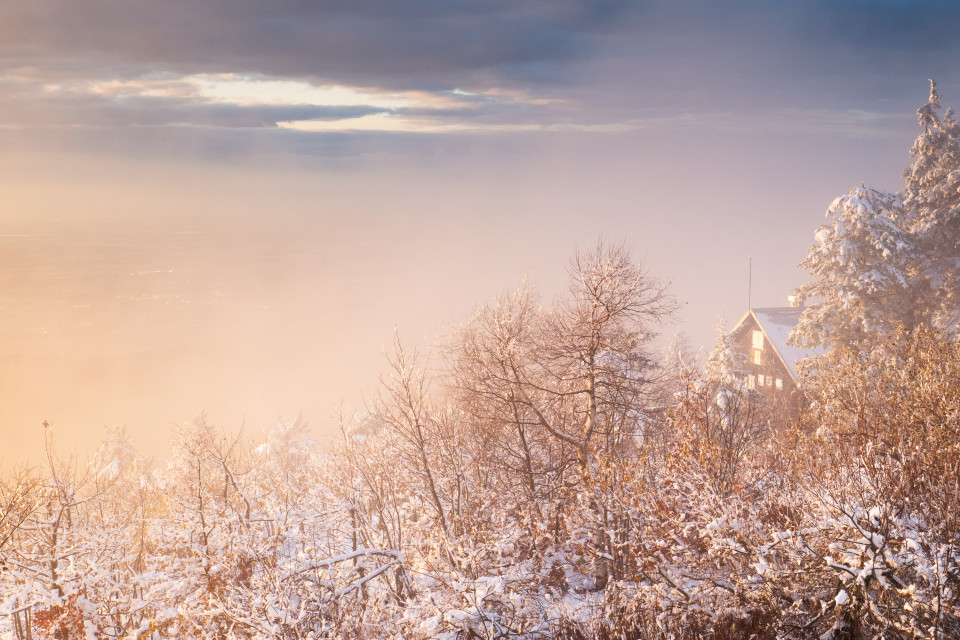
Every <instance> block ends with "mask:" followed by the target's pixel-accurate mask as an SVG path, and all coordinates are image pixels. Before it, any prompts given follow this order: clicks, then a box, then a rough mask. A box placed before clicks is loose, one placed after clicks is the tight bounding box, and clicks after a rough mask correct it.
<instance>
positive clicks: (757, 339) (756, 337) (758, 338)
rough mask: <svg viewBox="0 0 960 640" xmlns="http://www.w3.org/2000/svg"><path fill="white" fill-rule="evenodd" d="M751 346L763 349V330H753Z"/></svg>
mask: <svg viewBox="0 0 960 640" xmlns="http://www.w3.org/2000/svg"><path fill="white" fill-rule="evenodd" d="M753 348H754V349H763V331H754V332H753Z"/></svg>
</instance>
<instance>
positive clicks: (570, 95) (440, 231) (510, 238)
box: [0, 0, 960, 468]
mask: <svg viewBox="0 0 960 640" xmlns="http://www.w3.org/2000/svg"><path fill="white" fill-rule="evenodd" d="M957 33H960V4H958V3H956V2H953V1H938V0H929V1H928V0H899V1H897V0H822V1H821V0H813V1H805V2H800V1H787V0H776V1H771V0H767V1H763V2H761V1H753V2H733V1H728V0H697V1H684V0H673V1H659V0H655V1H643V0H632V1H629V0H590V1H586V0H583V1H580V0H527V1H525V2H516V1H515V0H456V1H455V0H404V2H386V1H384V0H376V1H374V0H369V1H367V0H349V1H348V0H310V1H308V0H271V1H269V2H268V1H264V0H259V1H258V0H191V1H190V2H185V1H182V0H168V1H167V2H146V1H141V0H123V1H121V0H88V1H86V2H83V3H79V2H75V1H72V0H31V1H30V2H0V318H2V322H0V465H2V466H5V467H8V468H9V467H12V466H16V465H22V464H33V463H36V462H38V461H39V460H40V459H41V457H42V452H43V441H44V436H45V433H47V432H50V433H53V434H55V438H56V442H57V447H58V449H59V450H61V451H63V452H66V453H67V454H69V453H70V452H75V453H76V455H77V456H78V457H79V458H84V457H85V456H87V455H89V453H90V452H91V451H92V450H93V449H94V448H95V447H96V444H97V443H98V441H99V440H100V439H101V438H102V437H103V435H104V433H105V431H104V429H105V428H106V427H109V428H117V427H121V426H123V427H125V428H126V429H127V431H128V433H129V434H130V436H131V437H132V439H133V441H134V443H135V444H137V445H138V447H139V448H140V450H141V451H142V452H143V453H145V454H148V455H158V456H162V455H165V453H166V452H167V451H168V443H169V441H170V438H171V437H172V435H173V434H174V432H175V430H176V427H177V425H178V424H182V423H184V422H185V421H188V420H190V419H192V418H193V417H195V416H196V415H198V413H199V412H201V411H205V412H206V414H207V416H208V419H209V420H210V421H211V422H213V423H215V424H217V425H220V426H221V427H223V428H224V429H226V430H229V431H236V430H238V429H240V428H243V429H244V431H245V432H246V433H247V434H248V435H251V436H252V437H254V438H256V437H257V436H258V435H259V434H260V433H261V431H262V429H264V428H269V427H271V426H272V425H273V424H275V423H276V421H277V420H292V419H294V418H296V417H297V415H298V414H302V416H303V419H304V420H306V421H307V422H308V423H309V424H310V425H312V428H313V431H314V433H315V434H316V435H317V437H318V438H325V437H327V436H330V435H332V434H334V433H335V432H336V424H337V420H336V417H335V416H336V414H337V413H338V411H340V412H343V413H344V414H345V415H347V416H349V415H352V414H353V413H355V412H357V411H360V410H362V408H363V406H364V402H365V399H368V398H371V397H373V396H374V395H375V393H376V385H377V380H378V376H379V375H380V373H381V371H383V370H384V365H385V362H386V360H385V355H384V352H385V351H386V350H389V348H390V345H391V343H392V341H393V339H394V335H395V334H396V335H399V336H400V337H401V339H402V340H403V341H404V342H405V343H406V344H409V345H416V346H418V347H419V348H420V349H421V351H423V352H424V353H430V352H431V351H432V350H434V348H435V346H436V345H437V344H439V343H442V342H443V341H444V340H445V339H446V337H447V336H449V335H450V333H451V331H453V328H454V327H455V326H456V324H457V323H462V322H465V321H466V320H468V319H469V317H470V314H471V313H472V312H473V310H474V309H475V308H476V307H477V306H478V305H483V304H487V303H489V302H491V301H493V300H494V299H495V298H496V296H497V295H499V294H501V293H503V292H505V291H508V290H510V289H512V288H513V287H515V286H517V285H518V284H519V283H520V282H521V281H522V280H523V279H524V278H526V279H527V281H528V282H530V283H531V284H532V285H534V286H535V287H536V288H538V289H539V290H540V291H541V292H542V294H543V296H544V298H545V299H551V298H553V297H555V296H558V295H560V294H561V293H562V292H563V289H564V284H565V280H566V277H567V273H566V267H567V263H568V261H569V259H570V257H571V256H572V255H573V253H574V252H575V251H576V250H577V249H578V248H580V249H584V248H590V247H591V246H593V245H594V244H595V243H596V242H597V241H598V240H600V239H605V240H608V241H614V242H624V243H626V245H627V246H628V247H630V249H631V250H632V252H633V255H634V257H635V258H636V259H637V260H638V261H642V262H643V264H644V266H645V269H646V270H647V272H648V273H649V274H650V277H651V278H658V279H662V280H664V281H668V282H669V283H670V291H671V292H672V293H673V295H675V296H676V298H677V299H678V300H679V301H680V303H681V308H680V311H679V312H678V313H677V315H676V316H675V317H674V318H672V319H671V321H670V322H668V323H665V324H664V326H663V327H660V330H661V331H662V332H663V333H664V334H665V335H666V334H670V333H673V332H675V331H678V330H681V331H683V332H685V334H686V335H687V336H688V337H689V340H690V343H691V345H692V346H693V347H694V348H696V347H700V346H703V347H704V348H705V349H707V350H709V348H710V346H711V344H712V341H713V336H714V327H715V326H716V324H717V321H718V318H720V317H721V316H722V317H725V318H726V321H727V322H728V324H733V323H735V322H736V321H737V320H738V319H739V318H740V317H741V316H742V315H743V313H744V312H745V311H746V308H747V298H748V279H749V272H748V264H749V263H750V261H751V258H752V264H753V273H752V289H751V291H750V295H751V298H752V302H753V305H754V306H780V305H783V304H785V303H786V297H787V295H788V294H789V293H790V291H791V290H792V289H793V288H794V287H796V286H798V285H800V284H801V283H802V282H803V281H804V274H803V273H802V272H800V271H799V270H798V269H797V267H796V265H797V264H798V263H799V262H800V261H801V260H802V258H803V256H804V255H805V254H806V250H807V248H808V247H809V246H810V244H811V243H812V241H813V234H814V231H815V230H816V228H817V227H818V226H819V225H820V224H821V223H822V221H823V215H824V212H825V211H826V208H827V205H828V204H829V203H830V201H831V200H833V199H834V198H836V197H838V196H840V195H843V194H845V193H846V192H847V191H848V190H849V189H850V188H852V187H855V186H859V185H860V184H866V185H868V186H873V187H876V188H879V189H884V190H891V191H895V190H897V189H899V188H900V186H901V184H902V182H901V177H900V173H901V171H902V170H903V168H904V167H906V166H907V165H908V164H909V161H910V158H909V149H910V145H911V144H912V141H913V139H914V138H915V137H916V136H917V135H918V133H919V127H918V125H917V122H916V113H915V111H916V109H917V107H919V106H921V105H922V104H924V103H925V102H926V99H927V96H928V92H929V84H928V78H934V79H936V81H937V83H938V84H937V86H938V89H939V91H940V93H941V94H942V95H943V104H944V105H945V106H949V105H951V104H957V105H960V67H958V66H957V65H956V63H955V62H956V60H957V56H958V54H960V39H958V38H957V37H956V34H957ZM44 421H47V422H48V424H49V425H51V426H50V427H49V428H46V429H45V428H44V427H43V422H44Z"/></svg>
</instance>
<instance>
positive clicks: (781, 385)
mask: <svg viewBox="0 0 960 640" xmlns="http://www.w3.org/2000/svg"><path fill="white" fill-rule="evenodd" d="M777 391H783V380H781V379H780V378H777Z"/></svg>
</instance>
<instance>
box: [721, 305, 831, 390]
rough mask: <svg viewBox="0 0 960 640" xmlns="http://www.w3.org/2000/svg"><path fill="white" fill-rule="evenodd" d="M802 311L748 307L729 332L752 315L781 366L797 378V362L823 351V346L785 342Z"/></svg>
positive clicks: (735, 330) (734, 330) (791, 308)
mask: <svg viewBox="0 0 960 640" xmlns="http://www.w3.org/2000/svg"><path fill="white" fill-rule="evenodd" d="M801 313H803V308H801V307H766V308H763V309H750V310H749V311H747V312H746V313H745V314H744V315H743V317H742V318H740V322H738V323H737V324H736V326H735V327H734V328H733V331H732V332H731V333H738V332H739V331H740V327H741V326H743V323H744V322H745V321H746V320H747V318H750V317H752V318H753V319H754V320H755V321H756V323H757V326H759V327H760V330H761V331H763V334H764V335H765V336H766V337H767V341H769V343H770V344H771V345H772V346H773V349H774V351H776V353H777V357H779V358H780V361H781V362H783V366H784V367H786V369H787V371H788V372H789V373H790V375H791V376H793V379H794V381H796V380H797V377H798V372H797V363H798V362H800V361H801V360H803V359H804V358H808V357H810V356H819V355H823V354H824V353H825V350H824V349H823V348H800V347H794V346H792V345H789V344H787V338H789V337H790V332H791V331H792V330H793V328H794V327H795V326H797V322H798V321H799V320H800V314H801Z"/></svg>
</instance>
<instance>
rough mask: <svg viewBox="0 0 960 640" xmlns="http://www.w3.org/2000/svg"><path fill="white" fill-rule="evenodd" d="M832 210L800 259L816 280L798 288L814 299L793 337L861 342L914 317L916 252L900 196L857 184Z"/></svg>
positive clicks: (800, 294)
mask: <svg viewBox="0 0 960 640" xmlns="http://www.w3.org/2000/svg"><path fill="white" fill-rule="evenodd" d="M827 218H828V222H827V224H825V225H823V226H821V227H820V228H819V229H818V230H817V232H816V236H815V237H816V242H815V243H814V245H813V246H812V247H811V248H810V250H809V252H808V253H807V257H806V259H805V260H804V261H803V262H802V263H801V265H800V266H801V268H803V269H805V270H806V271H808V272H809V273H810V274H811V275H812V276H813V280H811V281H810V282H808V283H807V284H805V285H803V286H802V287H800V288H799V289H798V290H797V291H796V295H797V296H798V297H799V298H800V300H801V301H802V300H806V299H815V300H817V301H816V302H815V303H814V304H812V305H811V306H809V307H807V308H806V309H805V310H804V311H803V314H802V315H801V317H800V322H799V323H798V324H797V327H796V329H795V330H794V332H793V335H792V339H793V341H794V342H795V343H797V344H800V345H803V346H814V345H820V344H825V345H828V346H831V347H832V346H838V345H849V344H859V343H861V342H862V341H863V340H864V338H865V337H866V336H867V335H869V334H870V333H871V332H874V331H878V330H880V331H882V330H890V329H894V328H896V327H898V326H900V325H906V326H912V325H914V324H915V322H916V319H915V317H914V314H915V312H916V308H917V305H916V300H915V291H916V290H917V289H918V288H919V287H918V285H917V283H916V271H917V256H916V252H915V242H914V239H913V237H912V236H911V234H910V233H909V232H907V231H905V230H904V229H903V228H902V227H901V224H902V221H903V220H904V219H905V211H904V208H903V205H902V203H901V202H900V200H899V198H897V197H896V196H894V195H891V194H888V193H883V192H881V191H877V190H876V189H871V188H868V187H858V188H855V189H852V190H851V191H850V193H848V194H847V195H845V196H841V197H839V198H837V199H836V200H834V201H833V202H832V203H831V204H830V207H829V208H828V209H827ZM921 284H922V283H921Z"/></svg>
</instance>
